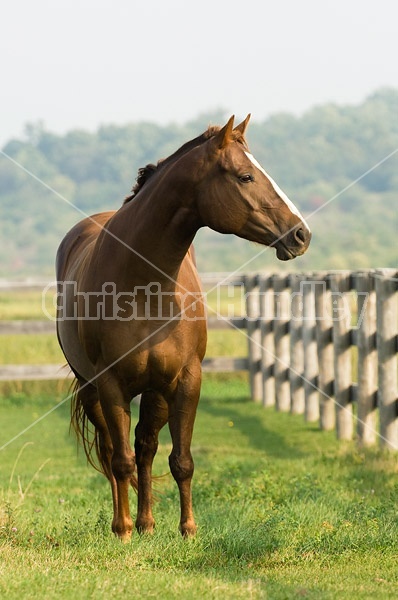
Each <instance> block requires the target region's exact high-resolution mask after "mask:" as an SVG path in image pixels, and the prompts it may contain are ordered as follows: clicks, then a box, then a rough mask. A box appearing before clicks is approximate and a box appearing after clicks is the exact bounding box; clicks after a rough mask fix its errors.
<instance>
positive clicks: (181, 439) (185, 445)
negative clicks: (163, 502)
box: [168, 363, 201, 536]
mask: <svg viewBox="0 0 398 600" xmlns="http://www.w3.org/2000/svg"><path fill="white" fill-rule="evenodd" d="M200 382H201V367H200V363H197V364H195V365H191V366H190V368H189V369H186V370H185V373H183V374H182V377H181V379H180V380H179V382H178V385H177V389H176V391H175V393H174V394H173V395H172V397H171V398H170V399H169V400H168V403H169V427H170V433H171V437H172V441H173V449H172V451H171V454H170V456H169V464H170V470H171V473H172V475H173V477H174V479H175V480H176V482H177V485H178V489H179V492H180V505H181V518H180V531H181V533H182V535H183V536H188V535H195V533H196V524H195V520H194V516H193V509H192V493H191V481H192V476H193V471H194V464H193V460H192V455H191V440H192V433H193V426H194V421H195V416H196V409H197V406H198V401H199V394H200Z"/></svg>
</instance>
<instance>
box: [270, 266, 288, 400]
mask: <svg viewBox="0 0 398 600" xmlns="http://www.w3.org/2000/svg"><path fill="white" fill-rule="evenodd" d="M287 285H288V278H287V276H286V275H274V276H273V287H274V310H275V314H274V336H275V366H274V375H275V395H276V409H277V410H280V411H289V410H290V382H289V368H290V344H289V319H290V294H289V290H288V288H287Z"/></svg>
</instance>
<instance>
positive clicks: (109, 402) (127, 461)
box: [98, 372, 135, 541]
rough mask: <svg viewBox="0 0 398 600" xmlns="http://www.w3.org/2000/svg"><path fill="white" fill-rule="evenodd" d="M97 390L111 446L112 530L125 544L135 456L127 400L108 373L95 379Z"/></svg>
mask: <svg viewBox="0 0 398 600" xmlns="http://www.w3.org/2000/svg"><path fill="white" fill-rule="evenodd" d="M98 391H99V397H100V403H101V408H102V412H103V415H104V419H105V421H106V425H107V427H108V430H109V434H110V437H111V440H112V446H113V454H112V460H111V469H112V474H113V477H114V481H115V488H116V489H115V490H114V492H115V493H114V514H113V521H112V531H113V532H114V533H115V534H116V535H117V536H118V537H119V538H120V539H121V540H122V541H128V540H129V539H130V538H131V534H132V531H133V521H132V519H131V516H130V506H129V489H130V485H131V484H132V483H133V485H135V480H134V470H135V457H134V453H133V451H132V449H131V446H130V424H131V417H130V401H129V399H127V398H126V397H125V395H124V394H123V392H122V390H121V387H120V385H119V383H118V381H117V380H116V378H114V377H113V376H112V374H111V373H109V372H107V373H106V374H105V375H104V376H102V377H101V378H100V379H99V381H98Z"/></svg>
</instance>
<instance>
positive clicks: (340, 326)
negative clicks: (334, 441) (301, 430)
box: [329, 271, 353, 440]
mask: <svg viewBox="0 0 398 600" xmlns="http://www.w3.org/2000/svg"><path fill="white" fill-rule="evenodd" d="M329 278H330V287H331V292H332V293H331V298H332V319H333V346H334V373H335V380H334V391H335V398H336V430H337V437H338V439H340V440H350V439H351V438H352V434H353V417H352V366H351V311H350V307H349V304H348V299H347V295H346V292H348V291H349V290H350V288H351V285H350V273H349V272H348V271H341V272H336V273H331V274H330V276H329Z"/></svg>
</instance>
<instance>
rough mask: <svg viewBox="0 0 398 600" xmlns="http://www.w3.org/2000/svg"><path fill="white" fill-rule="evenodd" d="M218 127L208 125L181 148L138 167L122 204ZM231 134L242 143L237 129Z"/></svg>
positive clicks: (213, 132) (214, 133)
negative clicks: (132, 183)
mask: <svg viewBox="0 0 398 600" xmlns="http://www.w3.org/2000/svg"><path fill="white" fill-rule="evenodd" d="M220 129H221V127H218V126H217V125H210V126H209V127H208V128H207V129H206V131H205V132H204V133H202V134H201V135H199V136H198V137H196V138H194V139H193V140H191V141H190V142H186V143H185V144H184V145H183V146H181V148H179V149H178V150H176V152H174V153H173V154H171V155H170V156H169V157H168V158H161V159H160V160H159V161H158V162H157V164H156V165H155V164H153V163H149V164H148V165H146V167H141V168H140V169H138V175H137V178H136V180H135V181H136V183H135V185H134V187H133V188H132V190H131V192H132V193H131V194H129V195H128V196H126V198H125V200H124V202H123V204H126V202H130V200H132V199H133V198H135V196H136V195H137V194H138V192H139V191H140V190H141V189H142V188H143V186H144V185H145V183H146V182H147V181H148V179H150V178H151V177H152V175H153V174H154V173H157V172H158V171H159V170H160V169H161V168H162V167H164V166H166V165H168V164H169V163H170V162H172V161H173V160H175V159H177V158H179V157H180V156H182V155H183V154H186V153H187V152H189V151H190V150H192V148H195V147H196V146H200V145H201V144H203V143H204V142H207V140H209V139H210V138H212V137H213V136H215V135H216V133H218V132H219V131H220ZM233 135H234V138H235V139H236V140H238V141H242V143H244V138H243V136H242V134H241V133H240V132H239V131H237V130H234V131H233Z"/></svg>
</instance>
